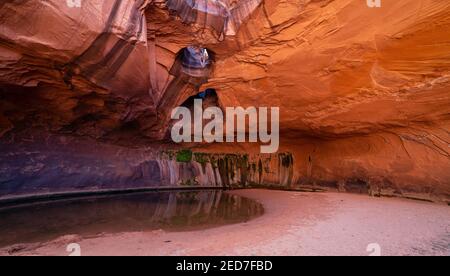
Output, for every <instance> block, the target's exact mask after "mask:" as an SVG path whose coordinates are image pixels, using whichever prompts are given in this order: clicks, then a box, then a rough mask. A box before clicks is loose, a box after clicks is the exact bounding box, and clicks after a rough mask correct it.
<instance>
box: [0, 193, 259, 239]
mask: <svg viewBox="0 0 450 276" xmlns="http://www.w3.org/2000/svg"><path fill="white" fill-rule="evenodd" d="M262 213H263V207H262V205H261V204H259V203H257V202H255V201H253V200H250V199H247V198H243V197H239V196H237V195H232V194H229V193H226V192H222V191H200V192H158V193H156V192H149V193H140V194H130V195H120V196H108V197H95V198H85V199H72V200H64V201H53V202H48V203H41V204H35V205H28V206H21V207H13V208H7V209H5V208H3V209H0V247H4V246H8V245H12V244H18V243H30V242H43V241H49V240H52V239H55V238H58V237H60V236H64V235H80V236H82V237H90V236H96V235H99V234H102V233H119V232H133V231H149V230H156V229H163V230H166V231H186V230H196V229H203V228H210V227H214V226H219V225H224V224H231V223H239V222H245V221H247V220H249V219H251V218H254V217H256V216H259V215H261V214H262Z"/></svg>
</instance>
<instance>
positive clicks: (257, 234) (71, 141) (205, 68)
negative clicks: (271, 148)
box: [0, 0, 450, 256]
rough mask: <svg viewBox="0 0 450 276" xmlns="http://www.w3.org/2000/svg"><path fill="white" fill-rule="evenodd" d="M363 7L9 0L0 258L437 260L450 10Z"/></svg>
mask: <svg viewBox="0 0 450 276" xmlns="http://www.w3.org/2000/svg"><path fill="white" fill-rule="evenodd" d="M72 2H73V1H72ZM75 2H76V1H75ZM366 2H367V1H364V0H283V1H282V0H239V1H236V0H114V1H103V0H81V1H78V2H77V5H74V4H71V5H68V4H67V3H66V1H62V0H45V1H44V0H42V1H41V0H29V1H17V0H7V1H2V2H1V3H0V153H1V154H0V255H68V254H69V253H68V251H67V248H68V247H67V246H68V245H69V244H71V245H73V244H76V245H79V246H80V248H81V250H82V251H81V252H82V253H81V254H82V255H244V256H245V255H252V256H253V255H256V256H260V255H369V253H370V250H369V249H370V248H373V245H374V244H375V245H376V247H378V246H379V249H380V250H381V251H379V253H380V252H381V253H380V254H382V255H445V256H448V255H450V209H449V205H450V36H449V35H448V34H449V30H450V2H449V1H438V0H424V1H413V0H397V1H389V0H382V1H381V5H380V6H379V7H378V6H377V5H368V3H366ZM194 99H202V100H203V105H204V107H214V106H216V107H219V108H220V109H222V110H224V109H225V108H226V107H243V108H249V107H256V108H258V107H278V108H279V112H280V114H279V115H280V116H279V133H276V134H277V136H278V137H279V143H280V144H279V149H278V152H276V153H271V154H268V153H261V151H260V144H261V143H250V142H248V141H247V142H245V143H240V142H233V143H227V142H223V143H217V142H216V143H207V142H200V143H198V142H197V143H195V142H191V143H174V142H173V140H172V139H171V132H170V130H171V128H172V127H173V125H174V123H175V122H174V120H172V118H171V113H172V110H173V109H174V108H176V107H180V106H184V107H187V108H190V109H193V108H194V107H193V101H194ZM205 122H208V120H205ZM244 123H245V124H246V126H247V127H248V128H247V130H248V129H250V127H249V125H250V124H251V122H248V123H247V122H244ZM192 127H193V128H194V126H192ZM247 134H249V133H245V135H247ZM235 135H236V136H237V135H238V133H235ZM244 226H245V227H244ZM167 241H169V242H167ZM111 244H118V245H123V246H116V247H114V248H116V249H114V250H116V251H113V249H111V248H112V247H111V246H110V245H111ZM117 247H119V248H118V249H117Z"/></svg>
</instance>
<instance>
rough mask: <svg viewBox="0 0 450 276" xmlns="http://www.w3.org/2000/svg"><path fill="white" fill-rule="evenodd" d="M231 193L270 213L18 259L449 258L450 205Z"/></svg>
mask: <svg viewBox="0 0 450 276" xmlns="http://www.w3.org/2000/svg"><path fill="white" fill-rule="evenodd" d="M233 193H236V194H239V195H242V196H245V197H249V198H253V199H255V200H257V201H259V202H261V203H262V204H263V205H264V207H265V210H266V213H265V214H264V215H263V216H261V217H259V218H256V219H254V220H251V221H249V222H247V223H241V224H235V225H227V226H222V227H218V228H213V229H208V230H201V231H193V232H177V233H170V232H163V231H153V232H144V233H122V234H115V235H106V236H102V237H97V238H92V239H84V240H83V239H80V238H78V237H76V236H68V237H62V238H60V239H58V240H55V241H52V242H50V243H47V244H41V245H36V246H33V247H29V246H27V247H24V248H21V247H18V248H16V251H15V252H14V254H16V255H17V254H18V255H68V254H69V253H67V252H66V247H67V244H69V243H71V242H76V243H78V244H80V246H81V254H82V255H105V254H106V255H369V254H371V253H370V252H368V251H367V249H368V245H369V244H378V245H379V247H380V249H381V255H450V207H449V206H446V205H437V204H431V203H425V202H418V201H411V200H403V199H394V198H392V199H390V198H371V197H367V196H363V195H352V194H338V193H299V192H283V191H270V190H242V191H235V192H233ZM376 247H377V245H375V246H374V248H376ZM10 252H11V251H10ZM5 253H6V252H5V251H3V254H5ZM0 254H2V251H0Z"/></svg>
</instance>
